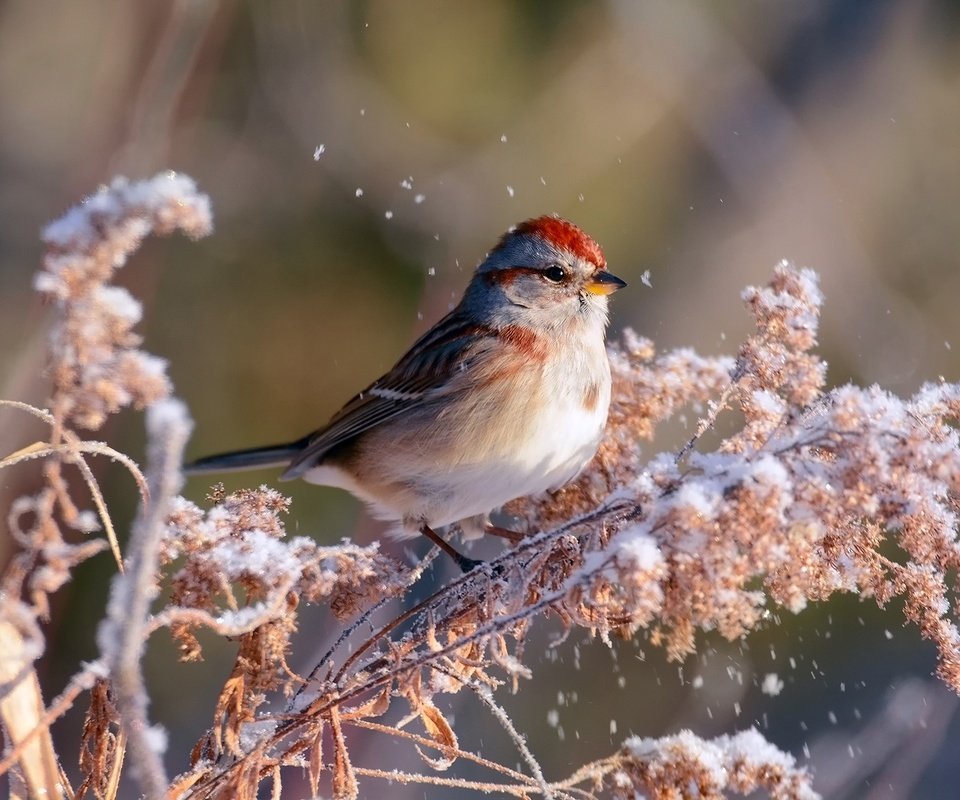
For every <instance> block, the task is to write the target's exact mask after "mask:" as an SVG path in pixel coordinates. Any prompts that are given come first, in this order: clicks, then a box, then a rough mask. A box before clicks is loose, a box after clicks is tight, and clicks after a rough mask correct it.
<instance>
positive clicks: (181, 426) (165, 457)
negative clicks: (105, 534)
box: [98, 400, 191, 800]
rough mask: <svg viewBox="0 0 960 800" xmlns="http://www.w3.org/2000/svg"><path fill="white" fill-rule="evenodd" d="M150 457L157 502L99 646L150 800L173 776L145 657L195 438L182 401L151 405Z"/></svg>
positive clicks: (136, 534) (134, 542) (144, 522)
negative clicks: (167, 532)
mask: <svg viewBox="0 0 960 800" xmlns="http://www.w3.org/2000/svg"><path fill="white" fill-rule="evenodd" d="M147 428H148V431H149V440H150V452H149V454H148V464H149V467H148V471H147V474H148V476H149V478H148V480H149V485H150V494H151V496H152V497H153V498H154V500H153V502H152V503H151V504H150V505H149V506H147V507H143V508H141V511H140V515H139V518H138V519H137V521H136V523H135V524H134V527H133V531H132V534H131V537H130V544H129V554H130V555H129V561H128V563H129V570H128V571H127V572H126V573H124V574H121V575H117V576H115V577H114V579H113V584H112V586H111V591H110V602H109V605H108V609H107V619H106V620H105V621H104V622H103V624H102V625H101V627H100V631H99V634H98V642H99V644H100V649H101V651H102V652H103V654H104V657H105V659H106V662H107V664H108V665H109V667H110V672H111V675H112V677H113V685H114V690H115V692H116V701H117V709H118V711H119V713H120V718H121V722H122V725H123V729H124V731H125V732H126V734H127V742H128V748H129V750H130V755H131V756H132V757H131V759H130V764H131V767H132V768H133V770H134V772H135V774H136V777H137V778H138V780H139V782H140V787H141V789H142V791H143V793H144V795H145V796H146V797H147V798H149V800H162V798H164V797H165V796H166V792H167V786H168V782H167V776H166V771H165V770H164V766H163V761H162V759H161V757H160V752H159V748H158V747H157V746H156V744H155V742H153V741H151V737H150V727H149V721H148V718H147V704H148V697H147V694H146V690H145V687H144V681H143V673H142V671H141V665H140V660H141V658H142V656H143V648H144V641H145V637H146V632H147V622H148V617H149V613H150V602H151V600H152V599H153V598H154V597H155V595H156V592H157V587H156V585H155V576H156V572H157V569H158V564H159V554H160V544H161V540H162V538H163V533H164V520H165V518H166V515H167V512H168V507H169V504H170V501H171V500H172V499H173V497H174V496H175V495H176V493H177V492H178V491H179V488H180V485H181V483H182V480H183V478H182V475H181V472H180V464H181V463H182V461H183V450H184V447H185V446H186V442H187V438H188V437H189V434H190V428H191V423H190V420H189V417H188V416H187V412H186V408H185V407H184V406H183V404H182V403H180V402H179V401H177V400H167V401H162V402H160V403H157V404H155V405H154V406H151V408H150V409H149V410H148V412H147Z"/></svg>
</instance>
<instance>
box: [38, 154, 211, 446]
mask: <svg viewBox="0 0 960 800" xmlns="http://www.w3.org/2000/svg"><path fill="white" fill-rule="evenodd" d="M211 229H212V216H211V213H210V202H209V200H208V198H207V197H206V195H203V194H200V193H199V192H197V188H196V186H195V185H194V183H193V181H192V180H191V179H190V178H188V177H186V176H185V175H178V174H177V173H174V172H168V173H163V174H160V175H157V176H156V177H154V178H151V179H150V180H145V181H139V182H135V183H131V182H129V181H127V180H126V179H124V178H117V179H115V180H114V181H113V183H111V184H110V185H109V186H104V187H103V188H102V189H101V190H100V191H99V192H97V193H96V194H93V195H91V196H90V197H88V198H87V199H86V200H85V201H84V202H83V203H82V204H81V205H79V206H76V207H74V208H72V209H71V210H70V211H68V212H67V213H66V214H65V215H64V216H62V217H61V218H60V219H58V220H56V221H55V222H52V223H50V225H48V226H47V227H46V229H45V230H44V231H43V242H44V244H45V245H46V246H47V251H46V254H45V255H44V258H43V269H42V270H41V271H40V272H39V273H37V276H36V278H35V280H34V286H35V288H36V289H37V291H39V292H40V293H41V294H43V295H45V296H46V297H49V298H50V299H52V300H53V301H54V302H55V303H56V305H57V310H58V312H59V313H58V315H57V319H56V322H55V323H54V326H53V329H52V331H51V334H50V374H51V377H52V379H53V390H54V394H53V398H52V400H51V406H52V410H53V412H54V414H55V415H56V416H57V417H58V418H60V419H62V421H63V422H64V423H67V424H70V425H76V426H79V427H81V428H87V429H89V430H96V429H98V428H99V427H100V426H102V425H103V423H104V421H105V420H106V418H107V416H108V415H110V414H113V413H116V412H117V411H119V410H120V409H121V408H123V407H125V406H128V405H131V404H133V405H135V406H136V407H138V408H143V407H145V406H147V405H149V404H150V403H152V402H154V401H156V400H158V399H159V398H161V397H165V396H167V395H168V394H169V393H170V382H169V380H168V379H167V376H166V364H165V363H164V361H163V360H162V359H159V358H157V357H156V356H152V355H149V354H148V353H145V352H143V351H141V350H139V349H138V347H139V345H140V341H141V340H140V337H139V336H138V335H137V334H135V333H133V330H132V329H133V326H134V325H136V324H137V323H138V322H139V321H140V317H141V314H142V308H141V306H140V303H139V302H138V301H137V300H135V299H134V298H133V296H131V294H130V293H129V292H128V291H127V290H126V289H124V288H122V287H119V286H112V285H110V283H109V282H110V279H111V278H112V277H113V275H114V273H115V272H116V270H118V269H120V268H121V267H122V266H123V265H124V264H125V263H126V261H127V258H128V257H129V255H130V254H131V253H132V252H134V251H135V250H136V249H137V248H138V247H139V246H140V243H141V242H142V241H143V239H144V238H145V237H146V236H147V235H149V234H151V233H153V234H157V235H161V236H162V235H167V234H170V233H173V232H174V231H182V232H183V233H185V234H187V235H188V236H190V237H192V238H199V237H201V236H206V235H207V234H208V233H210V231H211Z"/></svg>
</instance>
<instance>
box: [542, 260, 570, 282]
mask: <svg viewBox="0 0 960 800" xmlns="http://www.w3.org/2000/svg"><path fill="white" fill-rule="evenodd" d="M543 275H544V277H545V278H546V279H547V280H548V281H553V282H554V283H560V281H562V280H563V279H564V278H565V277H567V272H566V270H565V269H564V268H563V267H561V266H560V265H559V264H551V265H550V266H549V267H547V268H546V269H545V270H544V271H543Z"/></svg>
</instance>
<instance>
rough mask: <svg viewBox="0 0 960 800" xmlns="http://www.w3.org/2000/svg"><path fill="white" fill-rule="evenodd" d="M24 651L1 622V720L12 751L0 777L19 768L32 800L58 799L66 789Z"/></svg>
mask: <svg viewBox="0 0 960 800" xmlns="http://www.w3.org/2000/svg"><path fill="white" fill-rule="evenodd" d="M26 650H27V648H26V647H25V642H24V639H23V636H22V635H21V633H20V631H18V630H17V628H16V627H15V626H14V625H13V624H11V623H10V622H7V621H6V620H0V653H2V654H3V655H2V656H0V686H2V687H4V690H5V691H4V696H3V697H2V699H0V719H2V722H3V727H4V730H5V731H6V734H7V736H8V737H9V740H10V745H11V750H12V752H10V753H9V754H7V756H6V757H5V758H4V759H3V762H2V763H0V775H2V774H3V773H4V772H6V770H7V769H9V768H10V767H11V766H12V765H13V764H19V767H20V772H21V776H22V779H23V782H24V784H25V785H26V787H27V788H28V790H29V792H30V796H31V797H51V798H53V797H61V796H62V795H63V790H64V787H65V785H64V784H61V771H60V765H59V762H58V759H57V754H56V752H55V751H54V749H53V738H52V737H51V735H50V728H49V727H48V725H44V724H43V721H42V720H43V716H44V713H43V712H44V706H43V697H42V696H41V693H40V682H39V681H38V680H37V674H36V672H35V671H34V670H32V669H26V670H25V669H24V668H25V667H28V665H29V664H30V663H31V662H32V659H31V658H29V657H27V652H26ZM13 682H15V683H13ZM71 794H72V792H71Z"/></svg>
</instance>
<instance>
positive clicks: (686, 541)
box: [512, 264, 960, 691]
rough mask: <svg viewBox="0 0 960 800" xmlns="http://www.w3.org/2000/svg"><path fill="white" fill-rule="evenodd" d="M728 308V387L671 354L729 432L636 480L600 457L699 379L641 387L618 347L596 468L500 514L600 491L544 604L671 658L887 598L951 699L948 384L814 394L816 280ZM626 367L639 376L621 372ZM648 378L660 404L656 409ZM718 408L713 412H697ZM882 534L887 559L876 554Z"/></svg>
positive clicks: (956, 478)
mask: <svg viewBox="0 0 960 800" xmlns="http://www.w3.org/2000/svg"><path fill="white" fill-rule="evenodd" d="M744 299H745V301H746V303H747V306H748V308H749V309H750V310H751V312H752V313H753V314H754V316H755V318H756V323H757V329H756V332H755V334H754V335H753V336H751V337H750V338H749V339H748V340H747V341H746V342H745V343H744V344H743V345H742V346H741V348H740V352H739V354H738V357H737V359H736V363H735V364H731V365H729V366H730V367H731V369H730V371H729V376H730V377H729V380H728V381H727V382H724V381H723V380H722V379H721V378H720V376H719V375H718V374H717V373H718V372H719V367H720V364H719V363H714V364H711V366H715V367H716V368H717V369H716V370H710V369H708V368H705V365H704V363H703V362H697V361H695V360H694V359H692V357H688V358H690V363H691V364H696V365H697V366H698V367H699V370H700V375H701V376H702V375H703V374H704V373H706V374H707V375H708V376H714V378H715V381H714V383H713V388H714V390H715V391H717V394H718V396H719V397H720V398H721V399H722V401H723V402H729V404H730V405H735V406H736V408H737V409H738V410H739V411H740V413H741V415H742V418H743V425H742V427H741V428H740V429H739V430H738V431H736V432H735V433H733V434H731V435H729V436H727V438H725V439H724V440H723V441H722V442H721V443H720V445H719V446H718V447H717V448H715V449H714V450H713V451H712V452H701V451H699V450H698V449H697V448H696V446H695V444H696V442H692V443H691V446H689V447H684V448H683V449H682V450H681V451H680V452H678V453H664V454H661V455H659V456H657V457H655V458H653V459H652V460H650V461H649V462H648V463H646V464H645V465H644V467H643V468H642V469H641V470H636V469H635V464H633V463H631V462H630V460H629V459H627V458H622V459H614V460H610V459H609V458H608V457H607V454H608V453H609V452H610V451H611V450H612V449H614V448H617V447H619V446H620V443H621V442H624V441H626V442H629V441H633V442H636V441H637V440H638V438H640V437H647V436H649V435H650V432H651V430H652V428H653V427H654V426H655V424H656V423H657V422H660V421H662V420H663V419H665V418H666V417H668V416H669V415H670V413H672V411H673V410H674V409H675V408H676V407H677V404H676V403H675V402H674V400H673V398H674V397H677V396H678V395H679V396H681V397H685V398H694V397H698V395H697V394H696V392H697V388H696V387H697V386H699V385H700V381H701V380H703V378H702V377H697V373H696V371H695V370H694V369H691V370H690V371H689V372H688V375H689V376H690V383H691V384H694V381H696V382H697V383H696V384H695V385H690V386H689V387H688V388H687V389H686V390H685V392H684V390H681V389H679V388H678V385H677V384H678V381H677V380H676V379H675V380H673V381H670V380H663V381H660V382H659V383H658V382H657V381H656V379H652V381H651V383H652V387H651V388H650V390H649V394H647V391H648V390H647V386H648V384H647V381H646V379H645V375H644V372H643V370H644V369H645V368H646V365H648V364H651V363H653V364H656V363H657V362H656V361H654V359H653V356H652V352H651V351H649V350H648V349H645V348H636V347H621V348H617V349H616V350H615V354H614V358H613V363H614V369H615V373H616V375H617V386H618V387H619V388H620V391H619V392H618V395H619V396H618V398H617V400H616V402H615V405H614V410H615V413H614V415H613V418H612V420H611V425H610V429H609V431H608V442H607V444H605V445H604V449H603V450H602V454H601V458H600V459H599V460H598V462H597V464H596V465H595V466H594V467H593V468H592V469H590V470H589V471H588V473H587V474H586V475H584V476H583V477H582V478H581V479H580V480H579V481H578V482H577V484H576V485H575V486H573V487H571V488H569V489H567V490H565V491H564V492H563V493H561V496H560V497H559V498H553V499H546V498H540V499H533V500H526V501H521V502H519V503H515V504H514V506H513V509H512V510H513V511H514V512H515V513H519V514H522V515H523V516H524V517H525V519H526V520H527V524H528V525H529V526H530V527H531V528H533V529H536V528H537V527H539V526H540V525H542V524H543V523H544V522H548V523H550V522H553V520H554V519H555V516H556V515H557V513H558V511H557V505H556V503H561V504H563V505H565V508H564V512H563V514H564V516H565V517H567V518H569V517H570V516H571V515H573V514H578V513H579V514H589V513H590V510H591V509H593V510H594V511H595V510H596V509H597V499H598V498H597V486H598V485H599V486H600V487H601V490H603V489H605V490H606V491H607V492H608V494H607V499H606V500H605V501H603V502H602V503H600V507H601V508H603V507H604V506H606V507H609V508H610V509H611V513H609V514H606V515H604V516H605V519H604V524H603V526H602V527H601V529H600V530H599V531H596V530H595V531H594V532H593V533H592V534H590V535H588V536H581V537H580V539H579V542H580V545H579V547H574V548H571V547H570V545H569V543H565V544H563V545H560V544H558V545H557V548H558V549H559V548H560V547H563V548H564V552H565V553H566V557H567V558H568V559H569V560H570V562H571V565H572V566H571V569H570V571H569V576H568V577H567V578H566V585H567V586H568V589H569V591H568V593H567V595H566V596H565V598H564V599H563V601H562V602H560V603H558V604H557V608H558V609H562V611H563V613H564V615H565V617H566V619H568V620H569V621H571V622H575V623H579V624H582V625H586V626H588V627H592V628H594V629H596V630H597V631H599V632H600V633H601V634H604V635H607V634H609V633H611V632H618V633H621V634H623V635H631V634H632V633H633V632H635V631H636V630H637V629H638V628H640V627H645V628H646V627H649V628H650V630H651V631H652V634H653V640H654V642H660V643H663V645H664V646H665V647H666V648H667V650H668V652H669V654H670V655H671V656H673V657H675V658H682V657H684V656H685V655H687V654H689V653H691V652H693V651H694V649H695V634H696V632H697V630H717V631H719V632H720V633H721V634H723V635H724V636H726V637H727V638H730V639H735V638H737V637H739V636H742V635H744V634H745V633H747V632H748V631H750V630H752V629H753V628H755V627H756V626H757V625H758V623H759V622H760V621H761V620H762V619H763V618H764V617H765V615H766V614H767V613H768V612H769V611H771V610H774V609H776V608H785V609H788V610H790V611H799V610H801V609H802V608H804V607H805V605H806V604H807V603H808V602H813V601H817V600H822V599H824V598H826V597H828V596H829V595H831V594H832V593H834V592H837V591H844V592H857V593H858V594H860V596H863V597H872V598H874V599H875V600H876V601H877V602H878V603H879V604H881V605H883V604H884V603H886V602H887V601H889V600H890V599H891V598H893V597H901V598H902V599H903V600H904V602H905V604H906V613H907V616H908V618H909V619H910V620H912V621H913V622H915V623H917V624H918V625H919V626H920V630H921V632H922V634H923V635H924V636H925V637H927V638H929V639H931V640H932V641H933V642H935V643H936V645H937V647H938V649H939V653H940V666H939V675H940V677H941V678H942V679H943V680H944V681H946V682H947V683H948V684H949V685H950V686H952V687H953V688H954V689H955V690H957V691H960V634H958V630H957V627H956V624H955V621H954V616H953V614H952V612H951V608H952V603H953V602H954V600H955V597H954V596H953V593H952V591H951V590H950V587H949V584H948V582H947V575H948V574H949V573H950V572H951V571H953V570H956V569H957V567H958V566H960V545H958V542H957V500H958V497H960V447H958V445H960V438H958V435H957V431H956V428H955V426H954V423H955V422H956V420H957V419H958V417H960V386H958V385H956V384H950V383H944V382H941V383H937V384H928V385H926V386H923V387H922V388H921V389H920V390H919V391H918V392H917V394H916V395H915V396H914V397H912V398H908V399H906V400H904V399H900V398H897V397H894V396H892V395H891V394H889V393H888V392H884V391H883V390H881V389H879V388H878V387H871V388H867V389H862V388H858V387H854V386H843V387H839V388H837V389H833V390H830V391H824V390H823V388H822V387H823V383H824V375H825V372H826V365H825V364H824V363H823V362H822V361H820V360H819V359H817V358H816V356H815V355H813V354H811V353H810V352H809V350H810V348H812V347H813V346H814V345H815V343H816V332H817V319H818V314H819V307H820V303H821V297H820V293H819V290H818V288H817V284H816V276H815V275H814V274H813V273H812V272H810V271H808V270H796V269H794V268H792V267H791V266H789V265H787V264H781V265H780V266H778V267H777V269H776V272H775V275H774V278H773V281H772V282H771V284H770V285H769V286H767V287H764V288H751V289H748V290H747V291H746V292H744ZM633 362H639V363H638V364H637V366H632V363H633ZM661 363H663V362H662V361H661ZM631 371H632V373H633V374H634V375H639V376H641V378H640V381H639V382H634V381H630V380H629V379H628V380H626V381H625V380H624V379H625V376H627V377H628V378H629V377H630V376H631ZM624 383H627V384H628V385H630V386H632V387H635V386H636V385H637V384H638V383H639V386H641V387H643V391H641V392H637V390H636V388H628V389H626V390H624V389H623V387H624ZM658 385H659V386H661V387H662V391H663V393H664V394H665V395H666V396H667V399H666V400H658V399H656V398H657V393H656V386H658ZM624 397H626V398H630V402H629V404H628V405H625V404H624V400H623V398H624ZM647 397H650V398H652V399H646V398H647ZM636 398H639V399H636ZM625 408H626V410H624V409H625ZM721 412H722V407H721V405H714V406H713V407H712V409H711V417H713V416H715V415H716V414H718V413H721ZM708 418H710V417H708ZM891 542H892V543H895V544H896V545H897V546H898V547H899V548H900V549H901V550H902V552H903V553H904V557H903V558H901V559H899V560H894V559H893V558H892V557H891V556H890V555H887V554H886V553H888V549H884V547H883V546H884V545H885V544H887V543H891Z"/></svg>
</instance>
